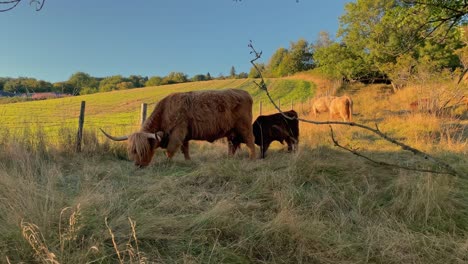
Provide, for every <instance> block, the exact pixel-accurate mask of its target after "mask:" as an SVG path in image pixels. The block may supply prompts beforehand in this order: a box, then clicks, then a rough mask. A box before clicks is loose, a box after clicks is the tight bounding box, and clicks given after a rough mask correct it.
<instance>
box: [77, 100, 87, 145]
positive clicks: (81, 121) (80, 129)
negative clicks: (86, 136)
mask: <svg viewBox="0 0 468 264" xmlns="http://www.w3.org/2000/svg"><path fill="white" fill-rule="evenodd" d="M85 106H86V102H85V101H81V108H80V118H79V119H78V134H77V136H76V152H81V141H82V140H83V125H84V114H85Z"/></svg>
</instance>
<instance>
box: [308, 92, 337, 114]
mask: <svg viewBox="0 0 468 264" xmlns="http://www.w3.org/2000/svg"><path fill="white" fill-rule="evenodd" d="M335 98H336V96H323V97H319V98H317V99H315V100H314V103H313V104H312V113H313V114H314V117H317V114H320V113H323V112H328V111H330V103H331V101H332V100H333V99H335Z"/></svg>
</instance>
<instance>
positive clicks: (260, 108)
mask: <svg viewBox="0 0 468 264" xmlns="http://www.w3.org/2000/svg"><path fill="white" fill-rule="evenodd" d="M258 112H259V114H258V115H262V101H260V107H259V109H258Z"/></svg>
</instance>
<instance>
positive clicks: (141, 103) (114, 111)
mask: <svg viewBox="0 0 468 264" xmlns="http://www.w3.org/2000/svg"><path fill="white" fill-rule="evenodd" d="M54 100H55V99H51V100H50V101H48V103H47V104H44V101H31V102H27V103H21V104H14V106H13V105H12V104H3V105H0V123H1V124H2V128H3V129H4V130H5V129H7V130H10V132H12V133H13V134H15V135H17V136H21V135H22V133H24V131H25V130H38V129H40V130H42V131H46V133H45V136H46V137H50V138H51V139H55V140H60V138H58V137H61V135H60V134H61V132H62V131H63V130H68V131H69V133H72V134H75V135H76V137H75V138H74V143H73V144H74V148H75V150H76V151H77V152H80V151H81V150H82V145H83V138H84V136H85V135H87V134H89V133H94V134H98V135H100V133H97V131H99V129H100V128H102V129H105V130H106V131H114V132H116V133H121V132H122V133H131V132H133V131H136V130H138V129H139V128H140V126H141V125H142V124H143V122H144V121H145V120H146V118H147V116H148V115H149V113H148V111H152V109H153V108H154V107H155V106H156V104H157V103H158V101H157V100H155V99H151V98H145V99H138V100H134V101H132V102H131V103H125V104H121V105H116V104H115V103H113V102H105V103H103V102H96V101H93V100H89V101H78V100H76V99H60V101H59V100H57V101H54ZM276 102H277V105H278V106H279V107H280V108H282V109H285V110H290V109H294V110H296V111H297V112H298V113H299V115H307V114H308V113H309V112H310V105H311V103H310V102H311V98H310V97H308V98H306V99H303V100H294V99H291V100H284V99H283V100H281V99H277V101H276ZM148 109H149V110H148ZM275 111H276V108H275V107H273V106H272V105H271V104H268V102H267V101H266V100H257V101H255V102H254V105H253V112H254V113H253V114H254V117H256V116H258V115H266V114H272V113H274V112H275ZM110 114H111V116H113V117H109V115H110ZM12 133H9V135H11V134H12ZM67 136H68V137H70V138H71V139H73V138H72V137H74V136H70V135H67Z"/></svg>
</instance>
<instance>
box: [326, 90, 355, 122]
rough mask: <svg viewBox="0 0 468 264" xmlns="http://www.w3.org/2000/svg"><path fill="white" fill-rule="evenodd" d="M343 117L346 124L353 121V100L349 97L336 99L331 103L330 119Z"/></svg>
mask: <svg viewBox="0 0 468 264" xmlns="http://www.w3.org/2000/svg"><path fill="white" fill-rule="evenodd" d="M335 116H338V117H341V118H342V119H343V121H345V122H351V121H352V120H353V100H351V98H350V97H349V96H346V95H345V96H341V97H336V98H334V99H333V100H332V101H331V102H330V119H333V118H334V117H335Z"/></svg>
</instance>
